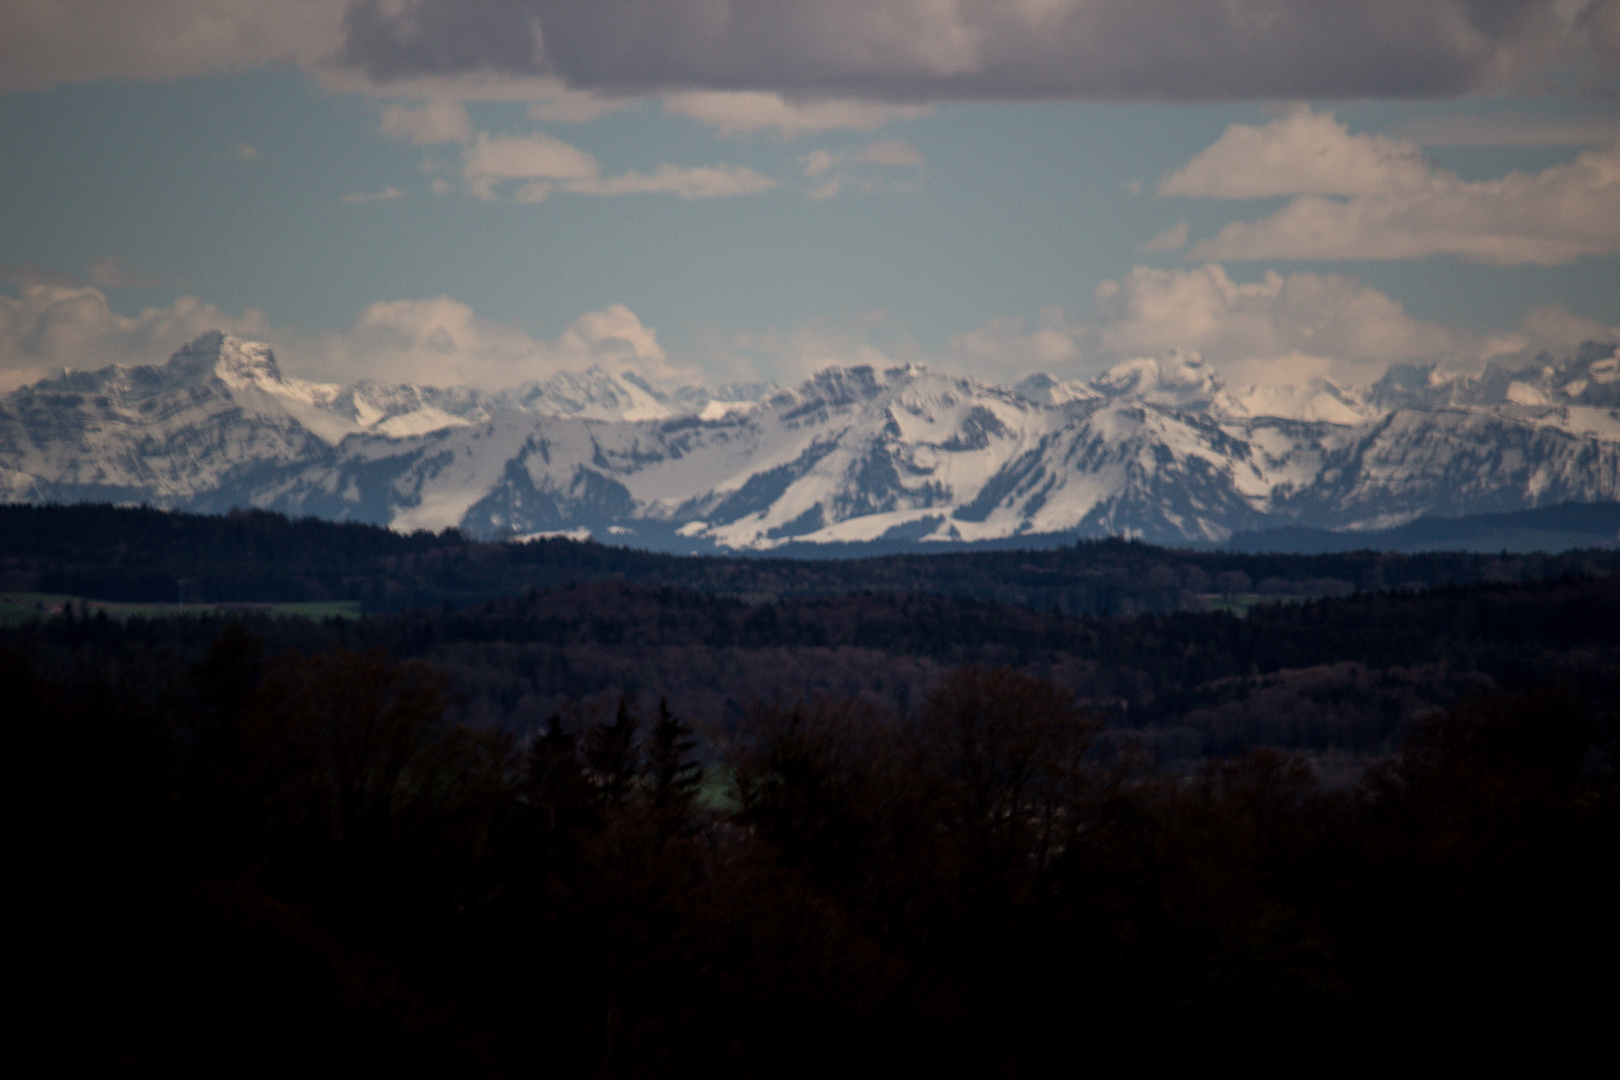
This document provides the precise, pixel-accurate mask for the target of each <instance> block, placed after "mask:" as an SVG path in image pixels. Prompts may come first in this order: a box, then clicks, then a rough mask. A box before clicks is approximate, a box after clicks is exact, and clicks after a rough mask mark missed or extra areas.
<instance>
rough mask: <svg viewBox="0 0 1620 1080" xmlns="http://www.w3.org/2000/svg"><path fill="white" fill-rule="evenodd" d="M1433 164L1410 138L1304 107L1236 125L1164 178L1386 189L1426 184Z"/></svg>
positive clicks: (1282, 187)
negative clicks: (1358, 129) (1364, 131)
mask: <svg viewBox="0 0 1620 1080" xmlns="http://www.w3.org/2000/svg"><path fill="white" fill-rule="evenodd" d="M1430 179H1431V170H1430V168H1429V165H1428V163H1426V162H1425V161H1424V160H1423V153H1422V151H1420V150H1419V149H1418V148H1417V147H1416V146H1414V145H1413V144H1411V143H1408V142H1403V141H1399V140H1396V139H1389V138H1386V137H1384V136H1382V135H1351V134H1350V129H1349V127H1348V125H1346V124H1343V123H1341V122H1339V121H1338V120H1336V119H1334V116H1333V114H1332V113H1318V112H1312V111H1311V110H1310V109H1309V108H1305V107H1301V108H1297V109H1294V110H1292V111H1291V112H1289V114H1288V115H1287V116H1284V117H1282V118H1280V119H1277V120H1273V121H1271V122H1270V123H1268V124H1263V125H1260V126H1258V127H1256V126H1252V125H1249V124H1233V125H1232V126H1230V127H1228V128H1227V129H1226V131H1225V133H1224V134H1222V135H1221V137H1220V138H1219V139H1217V140H1215V142H1214V144H1213V145H1211V146H1210V147H1209V148H1208V149H1206V150H1204V151H1203V152H1201V153H1200V154H1198V156H1197V157H1195V158H1193V159H1192V160H1191V161H1189V162H1188V163H1187V164H1186V165H1184V166H1182V167H1181V168H1180V169H1178V170H1176V171H1175V172H1173V173H1171V174H1170V175H1169V176H1166V177H1165V178H1164V180H1163V181H1161V182H1160V184H1159V191H1158V193H1159V195H1160V196H1169V195H1189V196H1193V197H1195V198H1205V199H1259V198H1265V197H1266V196H1269V195H1305V194H1310V195H1387V194H1397V193H1402V192H1411V191H1421V190H1423V189H1425V188H1427V187H1428V186H1429V183H1430Z"/></svg>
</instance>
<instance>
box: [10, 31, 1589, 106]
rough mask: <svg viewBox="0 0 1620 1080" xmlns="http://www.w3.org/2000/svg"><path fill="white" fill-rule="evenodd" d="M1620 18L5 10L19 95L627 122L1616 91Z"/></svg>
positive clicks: (12, 86)
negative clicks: (620, 112)
mask: <svg viewBox="0 0 1620 1080" xmlns="http://www.w3.org/2000/svg"><path fill="white" fill-rule="evenodd" d="M1617 11H1620V4H1617V3H1616V2H1615V0H1598V2H1595V3H1587V4H1584V5H1583V4H1581V3H1579V2H1578V0H1577V2H1576V3H1573V4H1572V3H1569V2H1567V0H1425V2H1424V3H1419V4H1412V3H1395V2H1390V0H1337V2H1334V3H1321V2H1320V0H1266V2H1263V3H1254V2H1247V3H1237V2H1233V3H1222V4H1214V3H1204V4H1188V3H1185V2H1184V0H818V2H817V3H813V4H809V3H804V2H803V0H729V2H721V0H619V2H615V3H610V4H608V3H580V2H578V0H476V2H474V0H354V2H352V3H349V2H346V0H277V2H276V3H273V4H267V3H263V2H262V0H120V2H118V3H107V2H106V0H27V2H23V3H9V4H5V5H0V90H32V89H39V88H41V87H44V86H50V85H54V84H58V83H64V82H75V81H84V80H94V79H146V80H162V79H174V78H180V77H183V76H191V75H207V74H217V73H221V72H228V71H240V70H245V69H248V68H254V67H263V66H267V65H275V64H296V65H299V66H301V67H303V68H304V69H305V70H308V71H310V72H312V73H314V74H316V75H317V76H318V77H319V78H321V79H322V81H323V82H325V83H327V84H328V85H334V86H348V87H351V88H353V87H356V86H357V85H359V84H365V85H367V86H370V87H373V88H385V89H386V88H392V90H393V91H394V92H399V93H402V94H408V93H411V92H412V91H410V90H409V89H407V88H409V87H411V86H413V85H416V86H420V85H423V84H425V83H428V82H436V87H435V89H434V91H433V92H434V93H435V94H438V95H440V96H444V95H446V94H447V93H448V94H449V95H450V96H454V97H457V98H458V99H460V100H471V99H472V98H471V97H468V96H463V95H472V94H479V95H483V96H485V97H487V96H490V95H494V94H506V95H510V96H509V98H508V99H510V100H530V99H531V97H530V95H533V96H532V99H533V100H542V99H548V100H552V101H554V102H561V100H562V99H557V98H554V97H552V98H548V96H547V95H546V94H545V93H544V88H545V87H546V86H547V85H552V86H555V85H557V84H567V86H568V87H570V88H571V89H572V90H573V91H574V92H577V93H581V94H585V95H588V96H595V97H597V98H599V99H603V100H607V101H609V102H611V101H613V100H614V99H622V98H624V97H627V96H638V95H645V94H649V93H689V92H710V91H712V92H721V93H733V92H748V93H763V94H776V95H780V96H781V97H782V98H783V99H784V100H786V101H793V102H799V101H826V100H845V101H849V100H855V101H865V102H888V103H920V102H928V101H939V100H949V99H974V98H977V99H1050V98H1090V99H1102V100H1123V99H1135V100H1141V99H1155V100H1215V99H1233V98H1239V99H1242V98H1321V97H1356V96H1372V97H1417V96H1448V95H1455V94H1460V93H1466V92H1470V91H1477V90H1480V89H1486V88H1500V87H1510V86H1513V85H1516V84H1524V83H1527V82H1532V81H1534V80H1537V79H1542V78H1544V77H1545V76H1546V73H1547V72H1548V71H1549V70H1550V65H1552V64H1554V63H1558V64H1560V65H1562V66H1563V68H1564V69H1566V70H1568V69H1571V68H1573V69H1575V70H1580V71H1586V72H1588V73H1589V75H1588V81H1590V80H1591V78H1592V76H1591V75H1590V73H1591V72H1610V71H1613V70H1615V68H1616V60H1617V58H1620V14H1617ZM559 107H560V108H576V109H577V108H578V107H579V103H578V102H577V101H576V102H573V103H572V104H570V105H561V104H559ZM605 107H611V104H610V105H607V106H605ZM547 118H548V119H561V116H555V115H554V116H549V117H547ZM705 122H710V121H705ZM720 126H722V127H723V126H724V124H723V122H722V123H721V124H720ZM765 126H766V127H772V128H774V127H776V126H777V125H776V124H774V123H767V124H766V125H765ZM789 126H790V127H791V125H789ZM838 126H844V125H838ZM804 129H805V130H809V129H811V128H810V127H808V126H807V127H806V128H804ZM738 130H742V129H741V128H739V129H738ZM817 130H820V129H819V128H817Z"/></svg>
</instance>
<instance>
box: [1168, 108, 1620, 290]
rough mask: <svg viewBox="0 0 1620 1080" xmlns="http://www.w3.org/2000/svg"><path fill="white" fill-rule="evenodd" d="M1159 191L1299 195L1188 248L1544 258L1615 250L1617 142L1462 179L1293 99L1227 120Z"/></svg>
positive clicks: (1406, 146)
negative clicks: (1272, 115)
mask: <svg viewBox="0 0 1620 1080" xmlns="http://www.w3.org/2000/svg"><path fill="white" fill-rule="evenodd" d="M1158 193H1159V194H1160V195H1161V196H1172V195H1182V196H1193V197H1200V198H1220V199H1253V198H1262V197H1267V196H1279V195H1294V196H1298V197H1297V198H1295V199H1293V200H1292V201H1291V202H1290V203H1289V204H1288V205H1286V206H1284V207H1283V208H1282V209H1280V210H1277V211H1276V212H1274V213H1272V214H1270V215H1268V216H1266V217H1264V218H1261V219H1259V220H1256V221H1252V222H1233V223H1232V224H1229V225H1227V226H1225V227H1224V228H1222V229H1221V230H1220V232H1219V233H1218V234H1217V235H1216V236H1215V237H1214V238H1212V239H1208V240H1204V241H1202V242H1200V243H1198V244H1196V245H1194V247H1193V249H1192V251H1191V253H1190V254H1189V258H1192V259H1209V260H1219V261H1252V260H1258V259H1321V260H1330V259H1416V258H1425V257H1428V256H1433V255H1452V256H1459V257H1461V258H1465V259H1470V260H1472V261H1475V262H1483V263H1490V264H1493V265H1498V266H1505V265H1510V264H1515V263H1533V264H1537V265H1542V266H1553V265H1558V264H1561V263H1567V262H1570V261H1572V260H1574V259H1577V258H1580V257H1581V256H1584V255H1612V254H1614V253H1616V252H1620V143H1616V144H1615V145H1614V146H1613V147H1610V148H1607V149H1601V150H1588V151H1586V152H1584V153H1582V154H1580V155H1579V156H1578V157H1576V158H1575V159H1574V160H1573V161H1570V162H1566V163H1562V164H1557V165H1551V166H1548V167H1547V168H1546V169H1544V170H1542V171H1541V172H1539V173H1536V174H1534V175H1525V174H1523V173H1519V172H1512V173H1509V174H1508V175H1506V176H1504V177H1502V178H1501V179H1499V180H1482V181H1464V180H1462V179H1460V178H1458V177H1457V176H1456V175H1455V174H1453V173H1450V172H1447V171H1445V170H1442V169H1437V168H1435V167H1434V166H1432V165H1430V164H1429V163H1428V162H1427V161H1425V160H1424V158H1423V156H1422V153H1421V152H1420V151H1419V150H1418V148H1417V146H1416V145H1415V144H1413V143H1411V142H1407V141H1404V140H1399V139H1391V138H1388V137H1385V136H1381V135H1365V134H1358V135H1352V134H1350V131H1349V129H1348V127H1347V126H1346V125H1344V124H1342V123H1340V122H1339V121H1337V120H1336V119H1334V117H1333V115H1332V114H1331V113H1315V112H1311V111H1310V110H1308V109H1296V110H1294V111H1292V112H1290V113H1289V114H1288V115H1287V116H1284V117H1281V118H1279V119H1276V120H1273V121H1271V122H1270V123H1267V124H1264V125H1260V126H1251V125H1245V124H1233V125H1232V126H1231V127H1229V128H1227V130H1226V132H1225V133H1224V134H1223V135H1222V136H1221V137H1220V138H1219V139H1217V140H1216V141H1215V143H1214V144H1213V145H1211V146H1210V147H1209V148H1208V149H1206V150H1204V151H1203V152H1201V153H1200V154H1198V155H1197V156H1196V157H1194V158H1193V159H1192V161H1190V162H1188V163H1187V164H1186V165H1185V166H1183V167H1182V168H1181V169H1178V170H1176V171H1174V172H1172V173H1171V174H1169V175H1168V176H1166V177H1165V178H1164V180H1163V181H1162V182H1161V183H1160V185H1159V191H1158Z"/></svg>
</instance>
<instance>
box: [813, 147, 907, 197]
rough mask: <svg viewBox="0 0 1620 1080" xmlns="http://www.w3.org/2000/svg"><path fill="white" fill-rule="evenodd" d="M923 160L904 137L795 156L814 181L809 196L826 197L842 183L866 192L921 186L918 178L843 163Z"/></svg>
mask: <svg viewBox="0 0 1620 1080" xmlns="http://www.w3.org/2000/svg"><path fill="white" fill-rule="evenodd" d="M923 164H925V161H924V158H923V156H922V153H921V152H920V151H919V150H918V149H917V148H916V147H915V146H912V145H911V144H910V143H908V142H906V140H904V139H884V140H882V141H880V142H873V143H867V144H866V145H865V146H863V147H861V148H860V149H857V150H836V151H834V150H812V151H810V153H808V154H805V155H804V156H803V157H801V158H799V166H800V167H801V168H802V169H803V170H804V175H805V177H806V179H809V180H814V181H816V183H815V185H814V186H813V187H811V188H810V191H809V193H810V197H811V198H812V199H830V198H832V197H833V196H834V195H837V194H838V193H839V192H840V191H842V190H843V189H844V187H845V186H854V187H856V188H857V189H858V190H861V191H867V192H874V191H917V190H919V189H920V187H921V186H922V184H921V180H920V179H916V178H913V179H909V180H896V179H893V178H892V177H887V176H884V175H882V174H878V173H873V172H872V171H871V170H870V169H866V170H857V171H853V172H852V171H851V170H850V169H849V168H845V166H857V167H858V166H863V165H869V166H877V167H879V168H920V167H921V166H922V165H923ZM835 170H836V171H835Z"/></svg>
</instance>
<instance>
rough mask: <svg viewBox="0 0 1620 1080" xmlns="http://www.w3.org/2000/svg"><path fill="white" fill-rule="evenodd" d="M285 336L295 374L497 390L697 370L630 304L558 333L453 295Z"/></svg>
mask: <svg viewBox="0 0 1620 1080" xmlns="http://www.w3.org/2000/svg"><path fill="white" fill-rule="evenodd" d="M278 339H280V342H279V343H280V347H279V348H278V351H277V356H278V358H279V359H282V363H283V367H284V368H286V369H287V370H288V371H289V372H294V371H297V372H307V373H308V376H307V377H317V378H322V379H329V380H334V381H344V382H347V381H350V380H353V379H357V378H375V379H383V380H388V381H397V382H419V383H427V384H431V385H441V386H443V385H468V386H480V387H484V388H488V389H496V388H501V387H507V386H515V385H518V384H520V383H524V382H528V381H530V380H534V379H544V378H546V377H548V376H550V375H554V374H556V373H557V372H559V371H564V370H568V371H578V370H583V369H585V368H588V367H590V366H592V365H593V364H600V365H602V366H604V367H607V368H608V369H609V370H612V371H624V370H630V371H634V372H636V373H637V374H640V375H642V376H644V377H646V378H648V379H651V380H654V381H658V382H668V381H671V380H684V379H691V378H695V377H696V373H694V372H692V371H689V370H687V369H684V368H679V367H676V366H674V365H672V364H671V363H670V362H669V357H668V356H667V354H666V353H665V352H664V350H663V348H662V347H661V346H660V345H659V344H658V337H657V334H656V332H655V331H654V330H653V329H652V328H650V327H648V326H645V325H643V324H642V322H641V320H640V319H638V318H637V317H636V315H635V313H634V312H633V311H631V310H630V309H629V308H627V307H625V306H624V305H623V304H614V305H612V306H610V307H608V308H605V309H603V310H601V311H594V312H588V313H586V314H584V315H581V316H580V317H579V318H577V319H575V320H574V322H573V323H571V324H570V325H569V326H568V327H567V328H566V329H565V330H564V331H563V332H562V333H561V334H560V335H558V337H557V338H556V339H555V340H553V341H547V340H545V339H543V338H538V337H535V336H534V335H532V334H530V333H529V332H528V331H526V330H524V329H523V328H521V327H519V326H516V325H513V324H510V323H503V322H498V321H496V320H492V319H485V318H482V317H481V316H479V315H477V314H476V313H475V312H474V311H473V310H472V308H470V307H469V306H468V305H466V304H465V303H462V302H461V301H459V300H456V299H453V298H451V297H448V296H437V297H432V298H429V299H424V300H395V301H387V302H382V303H376V304H372V305H370V306H369V307H367V308H366V309H365V310H364V311H362V312H361V313H360V317H359V318H358V319H356V320H355V322H354V324H353V325H352V326H350V327H348V328H347V329H345V330H341V331H329V332H326V333H321V334H315V335H298V334H289V333H282V334H274V335H273V336H272V337H271V338H269V340H271V342H272V343H273V344H278Z"/></svg>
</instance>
